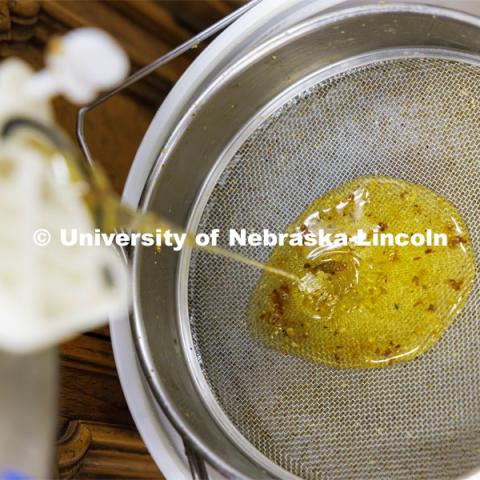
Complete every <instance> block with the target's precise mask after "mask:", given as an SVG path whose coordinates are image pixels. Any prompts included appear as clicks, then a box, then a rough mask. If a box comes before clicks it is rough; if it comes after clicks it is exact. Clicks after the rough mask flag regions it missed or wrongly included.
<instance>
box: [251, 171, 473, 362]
mask: <svg viewBox="0 0 480 480" xmlns="http://www.w3.org/2000/svg"><path fill="white" fill-rule="evenodd" d="M320 229H322V230H324V231H325V232H327V233H332V234H335V233H345V234H346V235H348V236H352V235H354V234H355V232H356V231H358V230H359V229H362V230H363V231H364V232H366V233H367V234H368V238H369V239H372V238H373V236H374V235H379V234H380V233H382V232H385V233H392V234H394V235H395V234H397V233H407V234H408V238H410V236H411V235H412V234H414V233H424V232H426V231H427V230H428V229H430V230H431V231H432V232H434V233H443V234H445V235H446V237H447V239H448V240H447V245H439V246H426V245H422V246H415V245H412V244H411V243H410V242H408V245H407V246H398V245H391V244H389V243H388V242H387V243H386V246H363V245H354V244H349V245H346V246H345V245H340V246H334V247H332V246H327V247H325V246H289V245H285V246H277V247H276V248H275V249H274V251H273V253H272V255H271V257H270V259H269V261H268V263H267V265H269V266H270V267H274V268H278V269H281V270H285V271H287V272H290V273H291V274H293V275H294V276H297V277H298V278H300V281H299V282H295V281H293V280H288V279H285V278H282V277H279V276H277V275H272V274H271V273H269V272H264V273H263V274H262V276H261V278H260V281H259V283H258V285H257V286H256V288H255V291H254V293H253V295H252V300H251V305H250V326H251V328H252V331H253V333H254V335H255V336H256V337H257V338H259V339H261V340H262V341H263V342H264V343H265V344H266V345H268V346H270V347H272V348H275V349H277V350H278V351H281V352H284V353H288V354H294V355H299V356H302V357H304V358H307V359H309V360H312V361H314V362H318V363H322V364H326V365H330V366H336V367H347V368H348V367H359V368H364V367H382V366H386V365H389V364H391V363H394V362H402V361H407V360H411V359H413V358H414V357H417V356H418V355H420V354H422V353H423V352H425V351H426V350H428V349H429V348H430V347H432V346H433V345H434V344H435V342H437V340H438V339H439V338H440V336H441V335H442V333H443V332H444V331H445V329H446V328H447V327H448V325H449V324H450V323H451V322H452V321H453V319H454V318H455V317H456V316H457V314H458V313H459V311H460V310H461V309H462V307H463V306H464V304H465V302H466V300H467V297H468V294H469V292H470V290H471V288H472V285H473V281H474V278H475V273H476V265H475V256H474V253H473V249H472V246H471V243H470V238H469V235H468V230H467V226H466V225H465V223H464V221H463V220H462V218H461V216H460V214H459V212H458V211H457V210H456V209H455V207H454V206H453V205H452V204H451V203H450V202H449V201H447V200H446V199H445V198H443V197H442V196H440V195H438V194H436V193H434V192H433V191H431V190H429V189H427V188H425V187H423V186H420V185H415V184H412V183H409V182H406V181H403V180H398V179H393V178H388V177H364V178H358V179H355V180H353V181H350V182H349V183H346V184H344V185H343V186H341V187H339V188H337V189H335V190H332V191H331V192H329V193H327V194H326V195H324V196H322V197H320V198H319V199H317V200H315V201H314V202H313V203H312V204H311V205H310V206H309V207H308V208H307V209H306V210H305V211H304V212H303V213H302V214H301V215H300V216H299V217H298V219H297V220H295V221H294V222H293V223H292V224H291V225H290V226H289V227H288V228H287V233H293V232H303V233H317V232H318V231H319V230H320Z"/></svg>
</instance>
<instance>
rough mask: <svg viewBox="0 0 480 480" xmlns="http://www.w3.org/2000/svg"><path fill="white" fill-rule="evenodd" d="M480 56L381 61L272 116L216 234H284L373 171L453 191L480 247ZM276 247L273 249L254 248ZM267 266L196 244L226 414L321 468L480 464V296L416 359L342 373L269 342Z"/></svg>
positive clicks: (199, 298)
mask: <svg viewBox="0 0 480 480" xmlns="http://www.w3.org/2000/svg"><path fill="white" fill-rule="evenodd" d="M479 107H480V69H479V68H478V67H475V66H472V65H467V64H464V63H460V62H454V61H447V60H441V59H433V58H430V59H402V60H392V61H388V62H382V63H376V64H373V65H369V66H366V67H362V68H359V69H357V70H355V71H350V72H349V73H347V74H341V75H339V76H337V77H334V78H332V79H329V80H327V81H324V82H322V83H319V84H317V85H316V86H314V87H312V88H310V89H308V90H307V91H305V92H304V93H302V94H301V95H298V96H297V97H295V98H294V99H293V100H291V101H289V102H288V103H287V104H285V105H284V106H283V107H281V108H280V109H279V111H277V112H276V113H275V114H274V115H272V116H271V117H270V118H268V119H267V120H266V121H265V122H264V123H263V124H262V126H261V127H260V128H258V129H257V130H256V131H255V132H254V133H253V134H252V135H251V136H250V137H249V138H248V139H247V140H246V141H245V143H244V144H243V145H242V147H241V148H240V149H239V151H238V152H237V154H236V155H235V157H234V159H233V160H232V161H231V162H230V163H229V165H228V166H227V168H226V170H225V171H224V172H223V174H222V176H221V178H220V181H219V182H218V184H217V185H216V186H215V188H214V190H213V192H212V194H211V197H210V199H209V201H208V205H207V208H206V209H205V211H204V214H203V217H202V220H201V224H200V231H210V230H211V229H213V228H220V229H221V231H222V232H226V231H228V229H230V228H235V229H241V228H246V229H247V230H249V231H262V229H263V228H268V229H270V230H271V231H273V232H282V231H283V230H284V229H285V227H286V226H287V225H288V224H289V223H291V222H292V220H293V219H294V218H296V217H297V216H298V214H299V213H300V212H301V211H302V210H303V209H304V208H305V207H306V206H307V205H308V204H309V203H310V202H312V201H313V200H314V199H315V198H317V197H318V196H320V195H322V194H324V193H325V192H327V191H329V190H331V189H332V188H334V187H336V186H338V185H341V184H342V183H344V182H345V181H347V180H349V179H352V178H355V177H358V176H364V175H388V176H393V177H398V178H402V179H405V180H409V181H412V182H416V183H420V184H422V185H425V186H426V187H429V188H430V189H432V190H434V191H435V192H437V193H439V194H441V195H443V196H445V197H446V198H447V199H449V200H450V201H451V202H452V203H453V204H454V205H455V206H456V207H457V209H458V210H459V212H460V214H461V215H462V216H463V218H464V220H465V221H466V223H467V225H468V227H469V229H470V234H471V238H472V242H473V246H474V249H475V252H476V255H477V264H478V252H479V251H480V231H479V228H478V220H479V218H480V202H479V200H480V195H479V192H480V188H479V187H480V177H479V173H480V110H479ZM237 251H241V252H242V253H244V254H246V255H249V256H252V257H254V258H257V259H259V260H266V259H268V256H269V253H270V252H269V249H268V248H259V247H255V248H254V247H243V248H239V249H237ZM259 276H260V273H259V272H258V271H255V270H254V269H251V268H248V267H245V266H243V265H240V264H235V263H232V262H230V261H228V260H225V259H222V258H219V257H216V256H212V255H208V254H204V253H201V252H196V253H194V255H193V257H192V266H191V270H190V278H189V309H190V316H191V328H192V333H193V338H194V341H195V345H196V350H197V356H198V361H199V362H200V365H201V368H202V371H203V373H204V375H205V377H206V380H207V382H208V384H209V385H210V387H211V389H212V391H213V393H214V396H215V397H216V399H217V400H218V403H219V405H220V407H221V408H222V410H223V412H224V414H225V415H226V416H227V417H228V418H229V419H230V421H231V422H232V423H233V424H234V425H235V426H236V427H237V429H238V430H239V431H240V432H241V433H242V434H243V436H244V437H245V438H246V439H247V440H248V441H249V442H251V444H253V445H254V446H255V447H256V448H257V449H258V450H259V451H260V452H262V453H263V454H264V455H265V456H267V457H268V458H270V459H271V460H272V461H273V462H275V463H277V464H278V465H280V466H282V467H283V468H285V469H286V470H289V471H291V472H292V473H294V474H296V475H298V476H300V477H305V478H315V479H319V478H322V479H323V478H328V479H330V478H332V479H334V478H335V479H345V478H395V479H396V478H399V479H400V478H401V479H403V478H404V479H412V478H420V479H421V478H429V479H430V478H434V479H442V478H452V477H455V476H458V475H461V474H464V473H467V472H468V471H470V470H471V469H474V468H475V467H478V466H480V355H479V353H478V352H479V351H480V321H479V312H480V302H479V298H478V294H479V281H478V279H477V281H476V283H475V286H474V288H473V291H472V293H471V295H470V298H469V301H468V303H467V305H466V306H465V308H464V309H463V311H462V312H461V313H460V315H459V316H458V317H457V319H456V320H455V321H454V323H453V325H452V326H451V327H450V328H449V329H448V330H447V332H446V334H445V335H444V336H443V337H442V339H441V340H440V342H439V343H438V344H437V345H436V346H435V347H434V348H433V349H432V350H430V351H429V352H427V353H426V354H424V355H423V356H421V357H420V358H418V359H416V360H414V361H411V362H409V363H404V364H398V365H394V366H391V367H387V368H384V369H373V370H342V369H333V368H329V367H325V366H322V365H316V364H313V363H311V362H309V361H306V360H303V359H301V358H297V357H293V356H286V355H281V354H279V353H277V352H276V351H273V350H269V349H268V348H266V347H265V346H264V345H262V344H261V343H260V342H258V341H257V340H255V339H254V338H253V337H252V336H251V332H250V330H249V329H248V328H247V312H248V303H249V299H250V295H251V292H252V289H253V288H254V286H255V283H256V281H257V280H258V278H259Z"/></svg>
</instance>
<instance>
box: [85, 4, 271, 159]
mask: <svg viewBox="0 0 480 480" xmlns="http://www.w3.org/2000/svg"><path fill="white" fill-rule="evenodd" d="M262 1H263V0H251V1H250V2H249V3H247V4H246V5H243V6H242V7H240V8H238V9H237V10H235V11H234V12H232V13H231V14H230V15H227V16H226V17H224V18H222V19H221V20H219V21H218V22H217V23H214V24H213V25H211V26H210V27H208V28H206V29H205V30H203V31H202V32H200V33H199V34H198V35H195V36H194V37H192V38H191V39H190V40H187V41H186V42H185V43H183V44H182V45H179V46H178V47H176V48H174V49H173V50H170V51H169V52H168V53H166V54H165V55H162V56H161V57H160V58H157V59H156V60H155V61H153V62H152V63H150V64H149V65H146V66H145V67H143V68H141V69H140V70H138V71H136V72H135V73H134V74H133V75H131V76H130V77H128V78H127V79H126V80H124V81H123V82H122V83H120V84H119V85H117V87H115V88H114V89H113V90H111V91H109V92H106V93H103V94H102V95H100V96H99V97H97V98H96V99H95V100H94V101H93V102H91V103H89V104H87V105H84V106H83V107H81V108H80V109H79V110H78V113H77V126H76V135H77V140H78V143H79V145H80V148H81V150H82V152H83V154H84V155H85V158H86V159H87V161H88V162H89V163H90V164H91V165H92V164H93V158H92V155H91V153H90V149H89V147H88V144H87V141H86V139H85V115H86V114H87V112H89V111H90V110H93V109H94V108H96V107H98V106H99V105H101V104H102V103H104V102H105V101H107V100H108V99H110V98H112V97H113V96H115V95H116V94H117V93H120V92H121V91H123V90H125V89H126V88H128V87H130V86H131V85H133V84H134V83H136V82H138V81H139V80H141V79H142V78H144V77H146V76H147V75H150V74H151V73H152V72H154V71H155V70H157V68H159V67H161V66H162V65H165V64H166V63H168V62H169V61H170V60H173V59H174V58H177V57H179V56H180V55H182V54H183V53H185V52H186V51H188V50H190V49H192V48H195V46H196V45H198V44H199V43H201V42H203V41H205V40H207V39H208V38H210V37H212V36H213V35H215V34H217V33H218V32H220V31H221V30H223V29H224V28H226V27H228V26H229V25H230V24H231V23H233V22H234V21H235V20H237V19H238V18H240V17H241V16H242V15H243V14H244V13H246V12H247V11H248V10H251V9H252V8H253V7H255V6H256V5H257V4H259V3H260V2H262Z"/></svg>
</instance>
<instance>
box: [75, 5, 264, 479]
mask: <svg viewBox="0 0 480 480" xmlns="http://www.w3.org/2000/svg"><path fill="white" fill-rule="evenodd" d="M262 1H263V0H251V1H250V2H249V3H247V4H246V5H244V6H242V7H240V8H239V9H237V10H235V11H234V12H232V13H231V14H230V15H227V16H226V17H224V18H222V19H221V20H219V21H218V22H217V23H214V24H213V25H211V26H210V27H208V28H207V29H205V30H204V31H203V32H201V33H199V34H198V35H196V36H194V37H192V38H191V39H190V40H188V41H186V42H185V43H183V44H182V45H179V46H178V47H176V48H174V49H173V50H171V51H170V52H168V53H166V54H165V55H163V56H161V57H160V58H158V59H157V60H155V61H154V62H152V63H150V64H149V65H146V66H145V67H143V68H141V69H140V70H138V71H137V72H135V73H134V74H133V75H131V76H130V77H128V78H127V79H126V80H125V81H123V82H122V83H120V84H119V85H118V86H117V87H116V88H114V89H113V90H111V91H109V92H106V93H104V94H102V95H100V96H99V97H98V98H97V99H95V100H94V101H93V102H91V103H89V104H87V105H85V106H83V107H81V108H80V109H79V110H78V113H77V126H76V135H77V140H78V143H79V145H80V148H81V150H82V152H83V154H84V156H85V158H86V159H87V161H88V163H89V164H90V165H92V166H93V165H94V160H93V158H92V155H91V153H90V149H89V147H88V144H87V141H86V139H85V115H86V114H87V113H88V112H89V111H91V110H93V109H94V108H96V107H98V106H99V105H101V104H102V103H104V102H105V101H107V100H108V99H110V98H111V97H113V96H114V95H116V94H117V93H120V92H122V91H123V90H125V89H126V88H128V87H129V86H131V85H133V84H134V83H136V82H138V81H139V80H141V79H142V78H144V77H146V76H147V75H150V74H151V73H152V72H154V71H155V70H157V68H159V67H161V66H162V65H165V64H166V63H168V62H169V61H170V60H173V59H174V58H176V57H178V56H180V55H182V54H183V53H185V52H186V51H187V50H190V49H192V48H195V47H196V46H197V45H198V44H199V43H201V42H204V41H205V40H207V39H208V38H210V37H212V36H213V35H215V34H217V33H218V32H220V31H221V30H223V29H224V28H226V27H228V26H229V25H230V24H232V23H233V22H234V21H235V20H237V19H238V18H240V17H241V16H242V15H243V14H244V13H246V12H247V11H249V10H251V9H252V8H253V7H255V6H256V5H258V4H259V3H260V2H262ZM184 446H185V454H186V456H187V459H188V464H189V467H190V471H191V474H192V479H193V480H208V473H207V470H206V467H205V463H204V461H203V459H202V458H201V456H199V455H198V454H197V452H196V451H195V450H194V449H193V447H192V446H191V445H190V443H189V442H188V441H187V440H184Z"/></svg>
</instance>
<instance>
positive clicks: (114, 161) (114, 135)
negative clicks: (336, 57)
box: [0, 0, 244, 479]
mask: <svg viewBox="0 0 480 480" xmlns="http://www.w3.org/2000/svg"><path fill="white" fill-rule="evenodd" d="M241 3H244V2H243V1H241V0H235V1H215V0H201V1H198V0H197V1H188V0H177V1H166V0H159V1H153V0H111V1H108V2H107V1H100V0H69V1H65V0H45V1H41V0H15V1H13V0H0V55H1V56H2V57H6V56H11V55H16V56H19V57H22V58H24V59H26V60H27V61H28V62H29V63H31V64H32V65H33V66H34V67H36V68H40V67H41V66H42V63H43V60H42V59H43V51H44V47H45V44H46V43H47V42H48V40H49V39H50V38H51V37H52V36H54V35H57V34H62V33H63V32H65V31H67V30H70V29H72V28H76V27H79V26H97V27H101V28H103V29H105V30H107V31H108V32H110V33H111V34H112V35H114V36H115V37H116V38H117V40H119V41H120V43H122V45H123V46H124V48H125V49H126V50H127V52H128V54H129V56H130V58H131V61H132V67H133V70H136V69H138V68H140V67H142V66H143V65H146V64H147V63H149V62H151V61H152V60H154V59H155V58H157V57H159V56H160V55H162V54H163V53H165V52H167V51H169V50H171V49H172V48H173V47H175V46H176V45H178V44H180V43H182V42H183V41H185V40H187V39H188V38H190V37H191V36H192V35H194V34H195V33H197V32H198V31H200V30H202V29H204V28H205V27H207V26H208V25H210V24H212V23H213V22H214V21H216V20H218V19H220V18H221V17H223V16H225V15H227V14H228V13H230V12H231V11H232V10H233V9H235V8H237V7H238V6H239V5H240V4H241ZM200 49H201V47H200ZM200 49H198V50H195V51H192V52H189V53H187V54H186V55H184V56H183V57H181V58H178V59H176V60H175V61H173V62H171V63H169V64H168V65H166V66H165V67H163V68H161V69H160V70H159V71H158V72H156V73H155V74H153V75H151V76H150V77H148V78H147V79H145V80H143V81H142V82H141V83H139V84H137V85H135V86H133V87H132V88H131V89H130V90H129V91H127V92H126V93H125V94H122V95H119V96H117V97H115V98H113V99H111V100H110V101H109V102H108V103H106V104H105V105H103V106H102V107H100V108H98V109H97V110H95V111H94V112H92V113H91V114H90V115H89V116H88V117H87V122H86V132H87V138H88V141H89V143H90V145H91V149H92V152H93V154H94V156H95V158H96V159H97V161H98V162H99V163H101V164H102V165H103V166H104V167H105V169H106V170H107V173H108V175H109V176H110V179H111V181H112V183H113V185H114V187H115V189H116V190H117V191H118V192H121V190H122V188H123V184H124V181H125V178H126V176H127V173H128V170H129V167H130V164H131V162H132V159H133V157H134V154H135V152H136V149H137V147H138V144H139V142H140V141H141V139H142V137H143V134H144V132H145V130H146V128H147V126H148V124H149V122H150V120H151V118H152V117H153V115H154V113H155V111H156V110H157V108H158V106H159V105H160V103H161V102H162V100H163V99H164V97H165V95H166V94H167V93H168V91H169V89H170V88H171V86H172V85H173V83H174V82H175V81H176V80H177V79H178V77H179V76H180V75H181V74H182V72H183V71H184V70H185V68H186V67H187V66H188V65H189V63H190V61H191V60H192V59H193V58H194V56H195V55H196V54H197V53H198V51H199V50H200ZM55 108H56V112H57V118H58V120H59V123H60V124H61V125H62V126H63V127H64V128H65V130H66V131H67V132H68V133H69V134H70V135H71V136H72V137H74V128H75V115H76V108H75V107H73V106H72V105H70V104H68V103H67V102H65V101H64V100H62V99H58V100H57V101H55ZM60 351H61V372H60V377H61V380H60V418H59V426H58V435H57V436H58V444H57V462H56V463H57V465H56V468H57V471H58V476H59V477H60V478H79V479H87V478H95V479H107V478H112V479H113V478H116V479H119V478H142V479H148V478H163V477H162V475H161V473H160V471H159V470H158V468H157V467H156V465H155V464H154V463H153V461H152V459H151V457H150V456H149V454H148V452H147V450H146V448H145V446H144V444H143V442H142V440H141V438H140V436H139V435H138V432H137V430H136V428H135V425H134V423H133V420H132V418H131V416H130V413H129V411H128V408H127V405H126V403H125V399H124V397H123V393H122V390H121V387H120V383H119V380H118V376H117V372H116V369H115V363H114V360H113V355H112V348H111V343H110V336H109V330H108V328H107V327H105V328H102V329H100V330H97V331H95V332H90V333H86V334H84V335H82V336H80V337H78V338H76V339H74V340H72V341H70V342H68V343H65V344H64V345H62V346H61V349H60ZM160 468H161V466H160Z"/></svg>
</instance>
